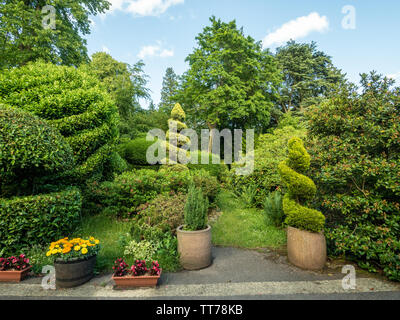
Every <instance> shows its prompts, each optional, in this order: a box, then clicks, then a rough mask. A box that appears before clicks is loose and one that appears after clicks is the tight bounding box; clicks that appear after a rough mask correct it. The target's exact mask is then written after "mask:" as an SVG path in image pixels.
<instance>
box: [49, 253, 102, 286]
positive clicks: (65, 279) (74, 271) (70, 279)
mask: <svg viewBox="0 0 400 320" xmlns="http://www.w3.org/2000/svg"><path fill="white" fill-rule="evenodd" d="M95 265H96V256H93V257H91V258H89V259H86V260H77V261H70V262H61V261H56V262H54V267H55V269H56V286H57V288H73V287H77V286H80V285H81V284H84V283H85V282H88V281H89V280H90V279H92V278H93V270H94V267H95Z"/></svg>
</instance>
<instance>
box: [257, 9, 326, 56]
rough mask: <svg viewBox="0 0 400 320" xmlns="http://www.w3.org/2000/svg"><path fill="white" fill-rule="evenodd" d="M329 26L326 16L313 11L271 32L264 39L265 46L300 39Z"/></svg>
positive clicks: (323, 30)
mask: <svg viewBox="0 0 400 320" xmlns="http://www.w3.org/2000/svg"><path fill="white" fill-rule="evenodd" d="M328 28H329V21H328V18H327V17H326V16H320V15H319V13H318V12H312V13H310V14H309V15H308V16H303V17H299V18H297V19H294V20H291V21H289V22H286V23H285V24H283V25H282V26H281V27H280V28H278V29H277V30H275V31H274V32H271V33H269V34H268V35H267V36H266V37H265V38H264V40H263V47H264V48H268V47H270V46H272V45H281V44H284V43H286V42H287V41H289V40H291V39H293V40H296V39H300V38H304V37H306V36H308V35H309V34H310V33H312V32H315V31H316V32H320V33H322V32H325V31H327V30H328Z"/></svg>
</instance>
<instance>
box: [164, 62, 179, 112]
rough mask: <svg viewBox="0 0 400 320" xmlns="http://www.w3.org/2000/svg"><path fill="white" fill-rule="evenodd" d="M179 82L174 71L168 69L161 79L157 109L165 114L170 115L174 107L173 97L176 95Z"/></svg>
mask: <svg viewBox="0 0 400 320" xmlns="http://www.w3.org/2000/svg"><path fill="white" fill-rule="evenodd" d="M178 89H179V82H178V76H177V75H176V74H175V72H174V69H172V68H168V69H167V70H166V72H165V76H164V78H163V83H162V90H161V102H160V104H159V109H160V110H161V111H163V112H165V113H167V114H170V113H171V111H172V108H173V107H174V105H175V102H174V100H173V97H174V96H175V95H176V94H177V93H178Z"/></svg>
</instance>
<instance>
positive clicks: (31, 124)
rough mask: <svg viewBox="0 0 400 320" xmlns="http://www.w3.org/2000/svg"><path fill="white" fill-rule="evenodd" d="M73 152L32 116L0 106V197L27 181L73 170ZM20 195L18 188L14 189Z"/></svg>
mask: <svg viewBox="0 0 400 320" xmlns="http://www.w3.org/2000/svg"><path fill="white" fill-rule="evenodd" d="M73 165H74V157H73V154H72V149H71V147H70V146H69V145H68V143H67V142H66V141H65V139H64V138H63V137H62V135H61V134H60V133H59V132H58V131H57V130H56V129H54V128H53V127H51V126H50V125H48V124H47V123H46V122H45V121H44V120H41V119H39V118H38V117H36V116H34V115H33V114H31V113H29V112H27V111H24V110H21V109H17V108H12V107H9V106H5V105H0V175H1V177H2V178H1V179H0V196H3V197H5V196H9V194H8V192H6V191H5V189H13V185H14V184H21V181H22V180H24V179H28V180H29V181H30V183H29V184H30V187H31V188H32V187H33V186H32V184H33V181H34V180H35V178H41V177H43V176H45V175H49V174H53V173H57V172H62V171H63V170H69V169H72V168H73ZM16 187H18V189H19V192H21V186H16Z"/></svg>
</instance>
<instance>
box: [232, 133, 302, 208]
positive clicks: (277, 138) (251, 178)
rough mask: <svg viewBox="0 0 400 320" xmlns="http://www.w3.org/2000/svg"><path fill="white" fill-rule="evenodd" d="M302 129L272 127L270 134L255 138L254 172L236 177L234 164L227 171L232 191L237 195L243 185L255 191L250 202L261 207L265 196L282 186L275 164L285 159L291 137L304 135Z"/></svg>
mask: <svg viewBox="0 0 400 320" xmlns="http://www.w3.org/2000/svg"><path fill="white" fill-rule="evenodd" d="M305 136H306V130H305V129H295V128H294V127H292V126H287V127H283V128H282V129H275V130H274V131H273V133H268V134H263V135H261V136H260V137H259V140H258V143H257V147H256V149H255V151H254V171H253V173H251V174H250V175H246V176H240V175H237V174H236V173H235V172H236V171H235V170H236V168H237V167H238V166H239V165H238V164H236V163H234V164H233V165H232V168H231V171H230V172H229V184H230V185H231V188H234V189H235V193H238V194H241V193H243V192H245V190H246V189H247V188H249V187H250V188H252V189H253V190H255V195H254V205H255V206H257V207H262V205H263V203H264V200H265V198H266V197H267V196H268V194H269V193H270V192H274V191H275V190H276V189H277V188H281V189H283V188H284V183H282V181H281V177H280V175H279V172H278V165H279V164H280V163H281V162H282V161H284V160H285V158H286V155H287V146H288V142H289V140H290V139H291V138H293V137H299V138H305Z"/></svg>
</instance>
